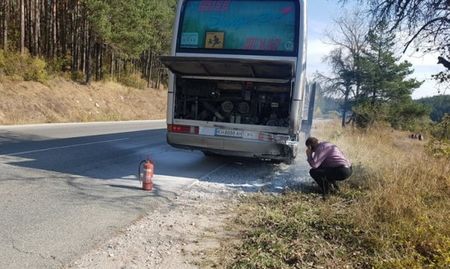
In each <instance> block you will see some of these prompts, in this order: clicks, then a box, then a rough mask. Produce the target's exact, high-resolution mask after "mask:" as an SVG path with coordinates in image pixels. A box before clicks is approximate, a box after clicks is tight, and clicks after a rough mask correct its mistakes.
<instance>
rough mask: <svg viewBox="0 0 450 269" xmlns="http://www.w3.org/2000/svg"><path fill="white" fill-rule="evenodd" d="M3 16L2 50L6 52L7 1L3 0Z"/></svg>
mask: <svg viewBox="0 0 450 269" xmlns="http://www.w3.org/2000/svg"><path fill="white" fill-rule="evenodd" d="M4 7H5V9H4V10H5V14H4V16H3V50H4V51H7V50H8V17H9V0H5V4H4Z"/></svg>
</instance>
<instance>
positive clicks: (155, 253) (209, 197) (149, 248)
mask: <svg viewBox="0 0 450 269" xmlns="http://www.w3.org/2000/svg"><path fill="white" fill-rule="evenodd" d="M237 196H238V194H237V192H236V191H233V190H230V189H228V188H227V187H224V186H223V185H220V184H212V183H205V182H197V183H196V184H194V185H193V186H191V187H190V188H189V189H187V190H186V191H184V192H183V193H182V194H180V195H179V196H177V197H176V199H175V200H174V201H173V202H172V203H170V204H168V205H167V207H166V208H163V209H161V210H157V211H156V210H155V211H153V212H150V213H149V214H148V215H147V216H145V217H143V218H142V219H140V220H137V221H136V222H135V223H134V224H132V225H131V226H129V227H128V228H126V230H124V231H122V232H121V233H119V234H118V235H117V236H116V237H114V238H112V239H111V240H109V241H108V242H104V243H102V244H101V245H99V247H98V248H97V249H94V250H91V251H90V252H88V253H86V254H85V255H84V256H82V257H80V258H79V259H78V260H76V261H73V262H72V263H71V264H70V265H68V266H67V267H66V268H79V269H81V268H164V269H170V268H176V269H181V268H186V269H189V268H208V267H210V266H208V259H209V257H208V252H209V251H211V250H214V249H217V248H218V247H219V246H220V241H221V240H223V239H225V238H227V237H228V236H229V235H228V234H227V232H226V231H225V230H224V226H225V223H226V222H227V220H229V219H230V218H232V217H233V210H232V208H235V207H236V204H237V201H238V200H237Z"/></svg>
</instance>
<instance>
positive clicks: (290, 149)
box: [167, 133, 298, 161]
mask: <svg viewBox="0 0 450 269" xmlns="http://www.w3.org/2000/svg"><path fill="white" fill-rule="evenodd" d="M167 142H168V143H169V144H170V145H171V146H173V147H176V148H182V149H191V150H192V149H195V150H202V151H206V152H210V153H215V154H220V155H227V156H238V157H247V158H257V159H270V160H280V161H290V160H292V159H294V158H295V157H296V153H297V145H298V143H289V144H280V143H275V142H266V141H255V140H246V139H240V138H228V137H227V138H223V137H212V136H202V135H193V134H179V133H168V134H167Z"/></svg>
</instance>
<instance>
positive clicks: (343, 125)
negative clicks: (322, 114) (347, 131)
mask: <svg viewBox="0 0 450 269" xmlns="http://www.w3.org/2000/svg"><path fill="white" fill-rule="evenodd" d="M350 90H351V86H350V85H347V86H345V96H344V105H343V107H342V123H341V125H342V127H345V124H346V122H345V120H346V118H347V106H348V98H349V95H350Z"/></svg>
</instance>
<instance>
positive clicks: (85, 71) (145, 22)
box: [0, 0, 176, 86]
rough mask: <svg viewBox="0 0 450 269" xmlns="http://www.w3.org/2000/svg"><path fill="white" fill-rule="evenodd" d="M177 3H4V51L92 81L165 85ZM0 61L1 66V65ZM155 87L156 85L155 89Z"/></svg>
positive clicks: (0, 12) (0, 7) (0, 36)
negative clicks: (136, 79)
mask: <svg viewBox="0 0 450 269" xmlns="http://www.w3.org/2000/svg"><path fill="white" fill-rule="evenodd" d="M175 5H176V1H175V0H166V1H159V0H128V1H110V0H2V2H1V4H0V19H1V22H0V40H1V47H0V52H1V50H3V54H5V55H6V56H5V55H3V58H5V57H7V56H11V54H14V53H18V54H20V55H22V56H23V55H29V56H33V58H40V59H44V60H45V62H46V63H47V65H48V67H47V68H48V69H52V70H55V71H57V72H58V71H64V72H69V71H70V72H71V74H72V78H73V79H76V80H81V81H84V82H86V83H89V82H90V81H91V80H101V79H103V78H105V77H113V78H121V77H127V76H129V75H130V74H135V73H139V74H140V75H141V77H142V78H144V79H145V80H146V81H147V83H148V86H152V85H150V84H151V83H154V84H160V83H161V79H162V78H163V76H164V69H163V68H162V66H161V64H160V63H159V61H158V59H157V56H158V55H160V54H162V53H163V52H165V51H166V50H167V49H168V48H169V47H170V40H171V28H172V19H173V14H174V9H175ZM1 58H2V57H0V65H1ZM153 86H156V85H153Z"/></svg>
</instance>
